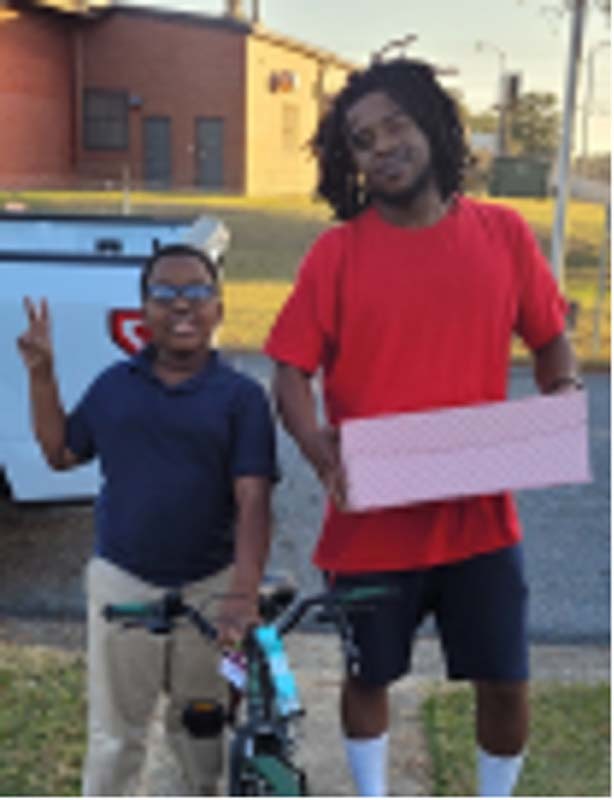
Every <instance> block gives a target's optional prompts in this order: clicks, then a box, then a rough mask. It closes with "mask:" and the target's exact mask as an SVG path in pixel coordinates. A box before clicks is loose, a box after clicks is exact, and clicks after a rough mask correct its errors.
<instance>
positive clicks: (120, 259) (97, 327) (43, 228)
mask: <svg viewBox="0 0 614 800" xmlns="http://www.w3.org/2000/svg"><path fill="white" fill-rule="evenodd" d="M229 241H230V234H229V232H228V230H227V228H226V227H225V225H224V224H223V223H222V222H221V221H220V220H218V219H216V218H214V217H207V216H201V217H198V218H196V219H194V220H172V219H156V218H153V217H127V216H123V217H111V216H41V215H31V214H0V330H1V331H2V352H3V355H2V358H1V359H0V473H1V475H2V477H3V479H4V482H5V484H6V485H7V487H8V489H9V490H10V494H11V497H12V499H13V500H15V501H18V502H24V501H28V502H31V501H45V502H48V501H64V500H77V499H86V498H90V497H92V496H93V495H95V494H96V492H97V490H98V485H99V471H98V466H97V464H96V463H94V464H89V465H86V466H82V467H78V468H76V469H74V470H71V471H70V472H68V473H66V472H65V473H59V474H58V473H54V472H53V471H52V470H51V469H50V468H49V467H48V466H47V464H46V463H45V461H44V459H43V458H42V456H41V454H40V451H39V449H38V446H37V444H36V442H35V440H34V438H33V435H32V432H31V428H30V418H29V401H28V386H27V375H26V371H25V368H24V366H23V364H22V362H21V358H20V356H19V354H18V352H17V347H16V339H17V337H18V335H19V334H20V333H22V332H23V330H24V329H25V327H26V317H25V312H24V309H23V303H22V300H23V297H24V296H26V295H28V296H30V297H32V298H33V299H35V300H38V299H40V298H41V297H46V298H47V299H48V301H49V305H50V310H51V320H52V336H53V343H54V352H55V368H56V374H57V377H58V382H59V386H60V392H61V395H62V399H63V401H64V405H65V406H66V408H71V407H72V406H73V405H74V403H75V402H76V401H77V400H78V398H79V397H80V396H81V394H82V393H83V391H84V390H85V389H86V388H87V386H88V384H89V383H90V381H91V380H92V379H93V378H94V377H95V376H96V375H97V374H98V373H99V372H100V371H101V370H102V369H104V368H105V367H106V366H108V365H109V364H111V363H112V362H113V361H116V360H117V359H121V358H125V357H126V356H127V355H128V354H133V353H134V352H136V351H137V350H138V349H139V347H141V346H142V344H143V340H142V335H141V334H142V324H141V317H140V311H139V309H140V297H139V274H140V269H141V265H142V264H143V261H144V260H145V258H147V256H149V255H151V253H152V252H153V250H154V249H155V248H156V247H158V246H162V245H164V244H171V243H177V242H185V243H190V244H192V245H194V246H196V247H199V248H201V249H202V250H204V251H205V252H206V253H207V254H208V255H210V256H211V257H212V258H213V259H214V260H215V261H219V260H220V259H221V257H222V256H223V255H224V253H225V252H226V250H227V247H228V244H229Z"/></svg>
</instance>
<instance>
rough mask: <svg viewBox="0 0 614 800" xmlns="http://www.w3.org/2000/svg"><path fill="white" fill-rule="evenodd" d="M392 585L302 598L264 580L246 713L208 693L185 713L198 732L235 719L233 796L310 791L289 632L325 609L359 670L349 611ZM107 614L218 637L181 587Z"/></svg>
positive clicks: (157, 630) (250, 648) (249, 657)
mask: <svg viewBox="0 0 614 800" xmlns="http://www.w3.org/2000/svg"><path fill="white" fill-rule="evenodd" d="M390 592H391V590H390V588H389V587H378V586H371V587H360V588H354V589H349V590H336V589H331V590H328V591H325V592H322V593H318V594H312V595H309V596H307V597H304V598H302V599H298V600H296V601H295V597H296V588H295V587H294V586H293V585H291V584H290V583H288V582H287V581H285V582H279V581H274V580H273V581H271V580H269V581H267V582H265V583H264V584H263V587H262V588H261V592H260V597H259V606H260V609H259V610H260V616H261V618H262V620H263V622H262V624H259V625H257V626H254V627H253V628H250V629H249V630H248V632H247V634H246V636H245V638H244V642H243V651H242V652H243V655H244V658H245V677H244V682H243V689H242V692H243V695H244V698H243V704H242V707H243V711H242V719H241V720H240V721H239V722H237V720H236V719H235V718H234V717H235V715H234V712H233V711H232V710H231V711H230V712H229V710H228V709H222V708H220V707H219V706H217V705H215V704H213V703H211V702H209V701H202V700H195V701H193V702H192V703H190V704H189V705H188V706H187V707H186V709H185V711H184V715H183V723H184V725H185V726H186V728H187V730H188V731H189V732H190V734H191V735H193V736H217V735H220V733H221V732H222V729H223V727H224V726H225V725H226V724H231V725H232V726H233V733H232V734H231V739H230V744H229V761H228V793H229V795H230V796H275V797H297V796H305V795H307V794H308V782H307V775H306V773H305V771H304V769H302V768H301V767H300V766H299V765H297V763H296V761H295V757H296V751H297V736H296V733H297V731H296V726H297V721H298V720H299V719H300V718H301V717H302V716H303V715H304V714H305V710H304V709H303V708H302V706H301V704H300V702H299V699H298V693H297V691H296V684H295V682H294V677H293V675H292V672H291V671H290V669H289V666H288V663H287V659H286V655H285V651H284V648H283V643H282V641H283V638H284V636H286V635H287V634H288V633H289V632H290V631H292V630H293V629H294V628H296V626H297V625H298V624H299V623H300V622H301V620H302V619H303V618H304V617H305V615H306V614H307V613H308V612H309V611H311V610H313V609H318V610H319V611H320V617H319V621H320V622H329V623H332V624H334V625H335V627H336V628H337V630H338V632H339V634H340V640H341V646H342V649H343V652H344V655H345V659H346V664H347V665H348V669H349V671H350V672H354V671H356V670H357V669H358V667H359V661H358V652H357V650H356V648H355V645H354V643H353V641H352V638H351V631H350V625H349V621H348V616H347V611H348V610H349V609H350V608H352V609H353V610H357V609H359V608H363V609H365V610H367V608H368V604H369V602H370V601H372V600H374V599H376V598H378V597H382V596H384V595H389V594H390ZM365 604H366V605H365ZM103 613H104V616H105V618H106V619H107V620H117V621H120V622H121V623H122V624H124V625H126V626H140V627H144V628H146V629H147V630H149V631H150V632H151V633H152V634H158V635H159V634H164V633H169V632H170V631H171V630H172V628H173V625H174V624H175V622H176V621H177V620H178V619H180V618H186V619H187V620H189V621H190V622H191V623H192V624H193V625H195V626H196V628H197V629H198V630H199V631H200V633H201V634H202V635H203V636H204V637H205V638H207V639H209V640H211V641H215V640H216V638H217V630H216V628H215V626H214V625H213V624H212V622H211V621H210V620H209V619H207V618H206V617H205V615H204V614H203V613H201V611H199V610H198V609H197V608H195V607H193V606H190V605H188V604H186V603H185V602H184V601H183V599H182V597H181V593H180V592H176V591H171V592H168V593H167V594H165V595H164V597H163V598H162V599H161V600H159V601H156V602H154V603H143V604H140V603H139V604H122V605H108V606H106V607H105V608H104V610H103ZM234 666H236V664H235V665H234Z"/></svg>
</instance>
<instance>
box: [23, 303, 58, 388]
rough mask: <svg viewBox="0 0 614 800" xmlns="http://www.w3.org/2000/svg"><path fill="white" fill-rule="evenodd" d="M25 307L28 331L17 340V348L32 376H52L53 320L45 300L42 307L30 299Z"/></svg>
mask: <svg viewBox="0 0 614 800" xmlns="http://www.w3.org/2000/svg"><path fill="white" fill-rule="evenodd" d="M23 305H24V308H25V311H26V314H27V317H28V323H29V324H28V329H27V330H26V331H25V332H24V333H22V334H21V336H20V337H19V338H18V339H17V347H18V348H19V352H20V353H21V357H22V359H23V362H24V364H25V365H26V368H27V369H28V371H29V372H30V374H37V375H40V376H48V375H51V373H52V371H53V349H52V345H51V319H50V316H49V306H48V304H47V301H46V300H45V299H43V300H41V303H40V307H39V308H37V307H36V304H35V303H33V302H32V300H31V299H30V298H29V297H24V300H23Z"/></svg>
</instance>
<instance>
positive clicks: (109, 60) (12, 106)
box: [0, 0, 355, 195]
mask: <svg viewBox="0 0 614 800" xmlns="http://www.w3.org/2000/svg"><path fill="white" fill-rule="evenodd" d="M220 5H221V6H222V8H221V11H223V12H224V13H222V14H221V15H220V16H205V15H201V14H198V15H197V14H188V13H175V12H170V11H166V10H157V9H156V10H154V9H151V8H135V7H122V6H120V5H116V4H114V3H112V2H111V0H39V1H38V2H36V3H34V2H32V0H30V1H29V2H28V1H27V0H0V119H1V120H2V124H0V186H1V187H4V188H8V187H27V186H37V187H40V186H101V185H116V184H118V183H119V182H120V181H121V180H122V178H123V177H124V176H129V178H130V181H131V183H132V184H133V185H137V186H138V185H144V186H151V187H162V186H170V187H176V188H193V189H201V190H204V191H211V192H216V191H226V192H232V193H241V194H248V195H263V194H267V195H271V194H285V193H302V192H308V191H310V190H311V189H313V187H314V184H315V164H314V162H313V159H312V158H311V157H310V155H309V151H308V148H307V143H308V140H309V138H310V137H311V135H312V134H313V132H314V130H315V127H316V123H317V120H318V117H319V115H320V114H321V112H322V109H323V108H324V107H325V104H326V102H327V97H328V96H330V94H331V93H334V92H335V91H337V90H338V88H339V87H340V86H341V85H342V84H343V83H344V81H345V79H346V77H347V75H348V73H349V72H350V71H351V70H352V69H354V68H355V65H353V64H351V63H349V62H347V61H343V60H342V59H340V58H338V57H337V56H335V55H334V54H333V53H329V52H327V51H324V50H321V49H319V48H316V47H313V46H311V45H308V44H305V43H303V42H300V41H297V40H294V39H291V38H288V37H286V36H281V35H278V34H275V33H273V32H271V31H269V30H267V29H266V27H265V26H263V25H262V23H261V22H260V20H259V3H258V2H257V0H253V6H252V9H251V10H252V16H251V17H250V18H248V17H247V16H246V15H245V13H244V9H243V5H242V3H241V2H237V0H234V1H233V0H227V2H226V5H225V6H224V5H223V4H222V0H220Z"/></svg>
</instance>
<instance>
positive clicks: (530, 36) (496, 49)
mask: <svg viewBox="0 0 614 800" xmlns="http://www.w3.org/2000/svg"><path fill="white" fill-rule="evenodd" d="M122 2H123V3H124V4H129V5H149V6H152V5H155V6H160V7H164V8H169V9H174V10H189V11H201V12H203V13H206V14H219V13H221V12H222V11H223V9H224V7H225V2H224V0H122ZM591 2H592V3H593V5H594V0H591ZM260 6H261V17H262V21H263V23H264V24H265V25H266V27H268V28H270V29H271V30H274V31H276V32H278V33H283V34H286V35H288V36H292V37H295V38H298V39H301V40H302V41H305V42H309V43H310V44H314V45H317V46H320V47H323V48H325V49H327V50H332V51H333V52H335V53H337V54H339V55H340V56H343V57H345V58H348V59H350V60H352V61H356V62H357V63H358V64H363V65H364V64H366V63H367V62H368V60H369V58H370V55H371V54H372V53H373V52H374V51H376V50H378V49H380V48H381V47H382V46H383V45H385V44H386V43H387V42H390V41H393V40H398V39H399V38H402V37H404V36H406V35H407V34H415V35H416V36H417V39H416V41H415V42H413V43H412V44H411V45H410V46H408V47H407V49H406V50H405V52H406V53H407V54H408V55H410V56H412V57H416V58H422V59H425V60H428V61H430V62H432V63H435V64H437V65H438V66H442V67H453V68H455V69H456V70H458V74H457V75H456V76H450V77H447V78H445V85H446V86H448V87H449V88H457V89H460V90H461V91H462V93H463V96H464V100H465V102H466V104H467V105H468V106H469V108H470V109H471V111H473V112H477V111H483V110H488V109H489V108H490V107H491V106H492V104H493V103H494V102H495V100H496V92H497V86H498V75H499V70H500V65H501V57H500V55H499V54H500V53H501V54H503V58H504V60H505V61H504V63H505V68H506V70H507V71H510V72H518V73H520V74H521V91H522V92H528V91H536V92H553V93H555V94H556V95H558V96H559V98H560V107H561V108H562V106H563V101H562V98H563V95H564V87H565V77H566V74H567V63H568V52H569V40H570V27H571V14H570V13H569V12H568V11H562V12H561V8H563V9H564V8H565V7H566V6H567V4H566V2H565V0H260ZM244 8H245V10H246V12H247V13H248V14H250V13H251V8H252V0H244ZM609 39H610V32H609V23H608V21H607V19H606V18H605V16H604V14H603V13H602V12H600V11H599V10H598V9H597V8H595V7H593V8H591V10H590V11H589V14H588V17H587V22H586V28H585V36H584V48H583V57H584V68H583V69H582V71H581V76H580V83H579V86H578V102H579V105H580V110H579V113H578V114H577V119H578V126H577V127H578V134H577V136H576V150H578V149H579V148H580V147H581V146H582V137H581V135H580V123H581V119H582V110H581V109H582V106H583V105H584V101H585V98H586V74H587V71H588V70H587V68H586V64H587V62H588V56H589V54H592V55H591V58H592V63H593V67H594V76H595V79H594V95H593V102H592V103H591V105H590V108H591V114H590V117H589V129H588V130H589V137H588V146H589V150H590V151H601V152H604V151H608V150H610V136H611V133H610V83H611V68H610V48H609V46H604V45H603V44H601V43H603V42H609ZM478 41H482V42H485V43H486V44H485V46H484V48H483V49H482V50H481V51H478V50H477V49H476V42H478ZM397 52H398V51H397Z"/></svg>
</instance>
